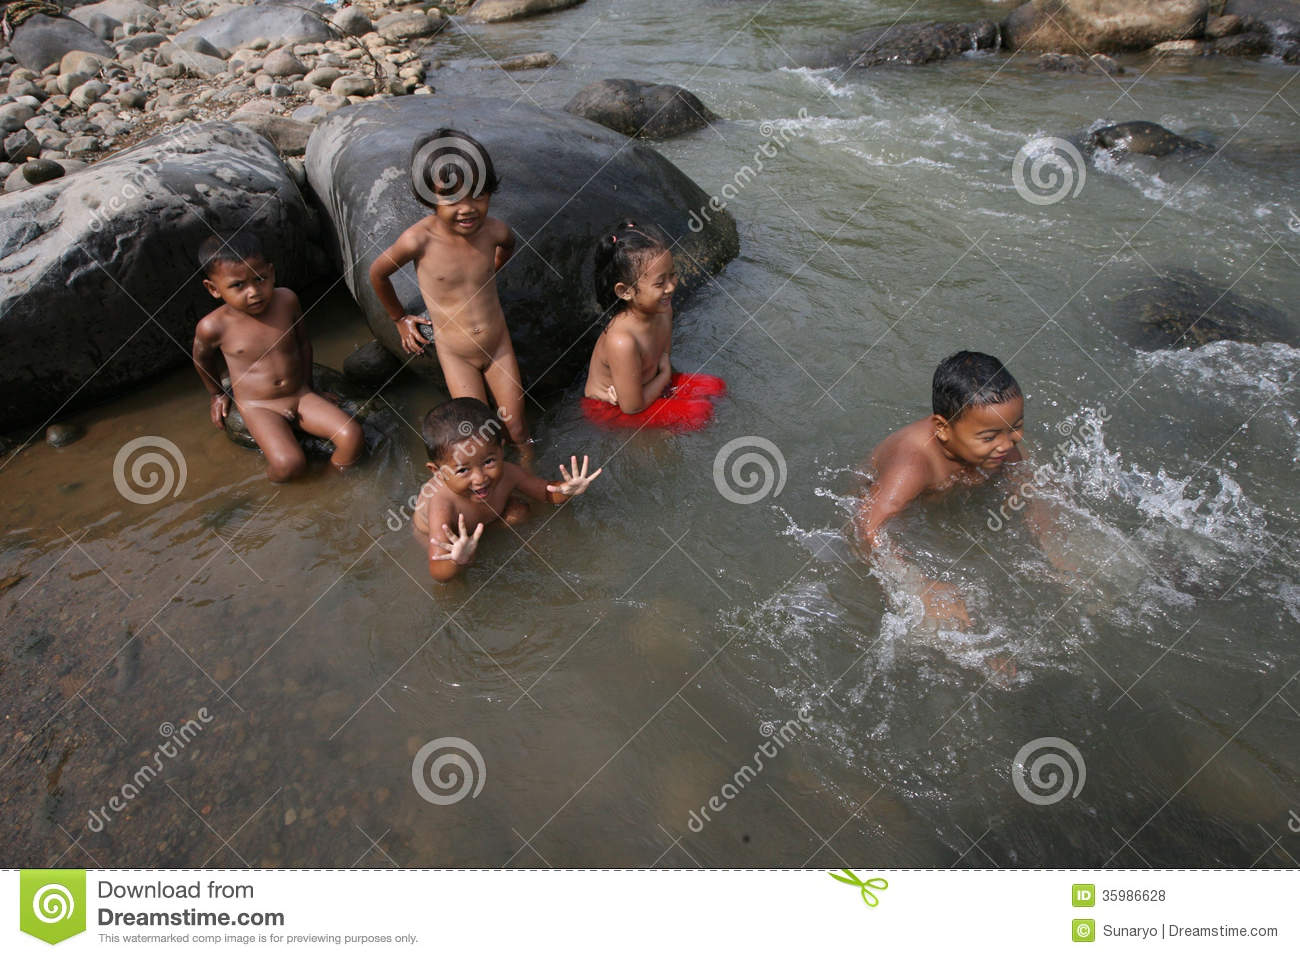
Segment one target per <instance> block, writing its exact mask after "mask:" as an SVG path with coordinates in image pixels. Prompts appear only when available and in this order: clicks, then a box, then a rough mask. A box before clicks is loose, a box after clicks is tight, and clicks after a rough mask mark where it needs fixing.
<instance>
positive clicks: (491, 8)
mask: <svg viewBox="0 0 1300 958" xmlns="http://www.w3.org/2000/svg"><path fill="white" fill-rule="evenodd" d="M585 2H586V0H478V3H476V4H474V6H472V7H470V8H469V10H468V11H467V12H466V14H465V17H466V19H468V20H477V21H479V22H480V23H502V22H504V21H506V20H522V19H523V18H524V17H535V16H537V15H538V14H541V13H550V12H551V11H553V10H565V9H567V8H569V7H576V6H578V4H580V3H585Z"/></svg>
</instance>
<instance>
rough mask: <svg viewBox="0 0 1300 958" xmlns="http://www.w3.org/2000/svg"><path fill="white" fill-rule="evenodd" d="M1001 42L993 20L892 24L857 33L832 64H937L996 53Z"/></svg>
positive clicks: (838, 48)
mask: <svg viewBox="0 0 1300 958" xmlns="http://www.w3.org/2000/svg"><path fill="white" fill-rule="evenodd" d="M1000 43H1001V41H1000V37H999V34H998V25H997V24H996V23H994V22H993V21H992V20H977V21H975V22H974V23H903V24H892V25H890V26H885V27H871V28H869V29H866V30H862V31H860V32H858V33H855V34H853V36H851V37H850V38H849V39H848V40H845V41H844V42H843V43H841V44H840V45H838V46H837V47H836V50H835V52H834V53H833V54H832V55H831V57H830V59H829V61H828V65H838V66H841V67H848V68H864V67H875V66H881V65H883V64H903V65H917V64H921V63H933V62H934V61H936V60H946V59H947V58H948V57H954V56H957V55H958V54H961V53H967V52H969V51H972V50H996V49H998V47H999V46H1000Z"/></svg>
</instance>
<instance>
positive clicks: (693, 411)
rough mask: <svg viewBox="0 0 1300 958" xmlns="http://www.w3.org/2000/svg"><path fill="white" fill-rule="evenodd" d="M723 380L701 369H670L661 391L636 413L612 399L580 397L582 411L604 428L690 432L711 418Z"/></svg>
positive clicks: (721, 393) (722, 390)
mask: <svg viewBox="0 0 1300 958" xmlns="http://www.w3.org/2000/svg"><path fill="white" fill-rule="evenodd" d="M726 394H727V384H726V383H725V382H723V381H722V380H721V379H719V378H718V377H717V376H709V375H706V374H704V373H674V374H673V378H672V381H671V382H670V383H669V384H668V388H667V389H665V390H664V394H663V395H662V396H660V397H659V398H658V399H656V400H655V401H654V402H652V403H651V404H650V405H648V406H646V407H645V409H642V410H641V411H640V412H638V413H633V414H631V415H629V414H628V413H625V412H623V410H621V409H619V408H618V406H616V405H614V404H613V403H608V402H602V401H601V400H599V399H591V398H584V399H583V400H582V411H583V413H584V414H585V415H586V417H587V418H588V419H590V420H591V421H592V422H594V423H596V425H598V426H604V427H605V428H607V429H640V428H650V429H671V430H673V431H675V432H693V431H695V430H696V429H703V428H704V427H705V426H707V425H708V424H709V420H710V419H712V418H713V403H712V402H711V401H710V399H711V397H714V396H725V395H726Z"/></svg>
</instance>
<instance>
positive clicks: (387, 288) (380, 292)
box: [370, 230, 429, 353]
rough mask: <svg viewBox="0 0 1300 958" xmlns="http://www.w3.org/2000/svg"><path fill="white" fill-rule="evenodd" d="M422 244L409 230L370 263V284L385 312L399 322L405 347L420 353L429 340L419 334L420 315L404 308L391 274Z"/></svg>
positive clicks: (417, 251)
mask: <svg viewBox="0 0 1300 958" xmlns="http://www.w3.org/2000/svg"><path fill="white" fill-rule="evenodd" d="M420 247H421V244H420V242H419V240H418V239H417V238H416V235H415V233H414V232H413V231H412V230H407V231H406V232H405V233H403V234H402V235H401V236H399V237H398V238H397V242H396V243H394V244H393V245H392V246H390V247H388V249H386V250H384V251H383V252H382V253H380V254H379V256H377V257H376V258H375V261H374V262H373V263H371V264H370V285H371V286H372V287H373V288H374V291H375V295H376V296H378V297H379V302H380V304H381V305H382V306H383V307H384V311H385V312H387V313H388V318H389V319H391V320H392V321H393V322H394V323H396V324H397V334H398V335H399V336H400V337H401V338H402V348H403V349H405V350H406V351H407V352H408V353H418V352H420V351H421V350H423V349H424V347H425V346H427V345H428V344H429V341H428V340H427V339H425V338H424V337H423V336H421V335H420V330H419V328H418V327H417V326H416V323H417V322H418V318H417V317H415V316H412V315H410V314H409V313H407V312H406V310H405V309H404V308H403V307H402V301H401V300H399V299H398V298H397V291H396V290H394V289H393V282H392V280H390V279H389V278H388V277H390V276H392V275H393V274H394V273H396V272H397V271H398V270H399V269H401V268H402V267H403V266H405V265H406V264H407V263H409V262H411V261H412V260H413V259H415V258H416V257H417V256H419V254H420Z"/></svg>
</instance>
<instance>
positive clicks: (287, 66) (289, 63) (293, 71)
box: [262, 50, 307, 77]
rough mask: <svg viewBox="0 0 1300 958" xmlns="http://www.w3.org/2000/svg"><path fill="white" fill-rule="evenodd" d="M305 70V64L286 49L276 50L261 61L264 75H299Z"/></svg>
mask: <svg viewBox="0 0 1300 958" xmlns="http://www.w3.org/2000/svg"><path fill="white" fill-rule="evenodd" d="M306 72H307V66H306V64H304V63H303V62H302V61H301V60H299V59H298V58H297V57H296V56H294V55H293V54H292V53H290V52H289V51H288V50H276V51H275V52H274V53H272V54H270V55H269V56H268V57H267V58H266V60H265V61H264V62H263V63H262V74H263V75H264V76H273V77H288V76H301V75H302V74H304V73H306Z"/></svg>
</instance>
